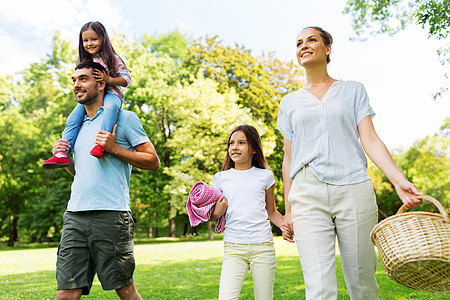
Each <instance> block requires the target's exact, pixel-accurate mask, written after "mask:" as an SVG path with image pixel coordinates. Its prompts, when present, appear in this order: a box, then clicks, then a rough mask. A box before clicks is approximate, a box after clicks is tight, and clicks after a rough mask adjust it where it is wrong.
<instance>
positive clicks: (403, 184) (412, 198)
mask: <svg viewBox="0 0 450 300" xmlns="http://www.w3.org/2000/svg"><path fill="white" fill-rule="evenodd" d="M395 190H396V192H397V195H398V196H399V198H400V200H402V202H403V206H404V208H405V209H407V210H408V209H412V208H414V207H416V206H417V205H419V204H421V203H422V200H420V199H417V198H416V196H420V195H423V194H422V193H421V192H419V189H418V188H417V187H416V186H415V185H414V184H412V183H411V182H409V181H408V180H406V179H404V180H402V181H400V182H399V183H398V184H396V185H395Z"/></svg>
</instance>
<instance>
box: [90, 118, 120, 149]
mask: <svg viewBox="0 0 450 300" xmlns="http://www.w3.org/2000/svg"><path fill="white" fill-rule="evenodd" d="M116 130H117V124H116V125H114V128H113V132H112V133H109V132H108V131H105V130H100V131H99V132H98V134H97V138H96V139H95V143H96V144H97V145H100V146H102V147H103V149H104V150H105V151H106V152H109V153H111V154H114V151H115V149H117V147H118V145H117V144H116Z"/></svg>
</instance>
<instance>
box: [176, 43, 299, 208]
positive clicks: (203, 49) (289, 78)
mask: <svg viewBox="0 0 450 300" xmlns="http://www.w3.org/2000/svg"><path fill="white" fill-rule="evenodd" d="M183 66H184V67H185V68H186V69H187V71H188V74H190V75H194V76H196V75H197V74H198V73H199V72H201V73H202V74H203V77H204V78H209V79H212V80H214V81H215V82H217V83H218V89H217V91H218V92H219V93H224V92H227V91H229V90H231V89H233V90H234V91H235V92H236V93H237V95H238V97H239V98H238V99H237V103H238V104H240V105H242V106H243V107H246V108H249V109H250V112H251V115H252V116H253V118H254V119H256V120H260V121H261V122H263V123H264V124H266V125H267V128H268V131H270V133H268V134H269V135H275V136H276V141H275V142H276V146H275V150H274V151H273V152H272V155H269V153H265V155H266V157H267V158H268V163H269V165H270V167H271V169H272V170H273V171H274V174H275V179H276V181H277V184H276V187H275V201H276V204H277V207H278V208H279V210H280V211H281V212H284V205H283V203H284V202H283V201H284V200H283V192H282V188H283V186H282V184H281V181H282V174H281V165H282V161H283V147H284V146H283V145H284V144H283V137H282V135H281V133H280V132H279V131H278V130H277V129H276V120H277V114H278V106H279V102H280V100H281V98H282V97H283V96H284V95H286V94H287V93H290V92H293V91H295V90H297V89H299V88H300V87H301V86H302V84H303V83H302V78H303V72H302V70H301V69H300V68H298V67H297V66H296V65H295V64H294V63H293V62H283V61H280V60H278V59H277V58H276V57H275V55H274V53H268V54H265V53H262V55H261V56H259V57H256V56H254V55H252V53H251V51H250V50H249V49H246V48H245V47H244V46H240V45H237V44H236V45H235V46H234V47H230V46H225V45H223V44H222V41H221V40H219V38H218V37H217V36H214V37H212V38H210V37H205V38H204V39H198V40H196V41H194V42H193V43H192V45H191V47H190V48H189V52H188V55H187V57H186V59H185V61H184V62H183ZM187 76H188V75H187Z"/></svg>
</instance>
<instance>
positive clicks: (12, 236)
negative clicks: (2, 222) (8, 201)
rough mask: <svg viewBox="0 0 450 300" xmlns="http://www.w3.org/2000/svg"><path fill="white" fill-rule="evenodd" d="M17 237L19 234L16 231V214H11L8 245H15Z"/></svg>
mask: <svg viewBox="0 0 450 300" xmlns="http://www.w3.org/2000/svg"><path fill="white" fill-rule="evenodd" d="M16 238H17V234H15V233H14V215H13V214H10V215H9V240H8V247H14V241H15V240H16Z"/></svg>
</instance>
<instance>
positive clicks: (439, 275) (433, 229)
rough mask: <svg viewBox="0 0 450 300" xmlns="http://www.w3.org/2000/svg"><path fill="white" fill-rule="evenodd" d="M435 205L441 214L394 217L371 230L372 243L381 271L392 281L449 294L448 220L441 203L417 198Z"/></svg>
mask: <svg viewBox="0 0 450 300" xmlns="http://www.w3.org/2000/svg"><path fill="white" fill-rule="evenodd" d="M418 198H420V199H423V200H428V201H430V202H432V203H433V204H434V205H436V206H437V207H438V209H439V211H440V213H441V214H437V213H428V212H407V213H404V212H403V211H404V209H403V206H402V207H401V208H400V210H399V211H398V212H397V214H396V215H394V216H391V217H389V218H386V219H385V220H383V221H381V222H380V223H379V224H378V225H376V226H375V227H374V229H373V230H372V234H371V239H372V242H373V243H374V244H375V245H376V246H377V248H378V252H379V254H380V259H381V262H382V264H383V267H384V270H385V271H386V273H387V274H388V275H389V277H390V278H391V279H393V280H395V281H396V282H398V283H400V284H402V285H404V286H407V287H410V288H412V289H416V290H422V291H429V292H447V291H450V219H449V217H448V214H447V213H446V212H445V210H444V208H443V207H442V205H441V203H440V202H439V201H437V200H436V199H434V198H432V197H430V196H425V195H424V196H419V197H418Z"/></svg>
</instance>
